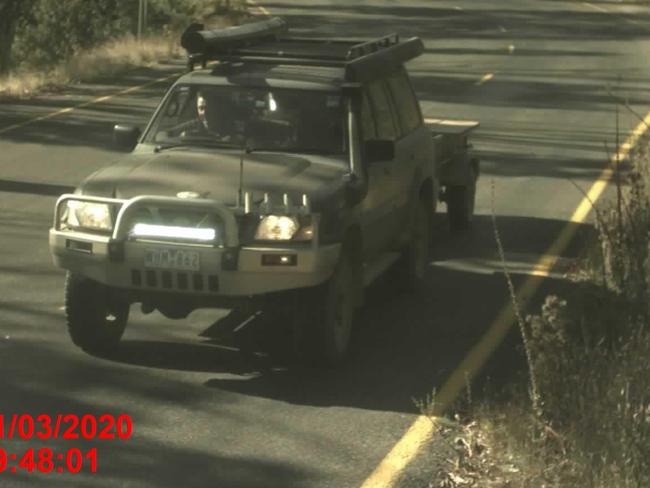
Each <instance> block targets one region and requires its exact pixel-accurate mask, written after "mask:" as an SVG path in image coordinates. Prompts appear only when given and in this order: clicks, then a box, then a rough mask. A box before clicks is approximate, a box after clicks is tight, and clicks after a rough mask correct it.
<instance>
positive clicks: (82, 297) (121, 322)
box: [65, 272, 129, 354]
mask: <svg viewBox="0 0 650 488" xmlns="http://www.w3.org/2000/svg"><path fill="white" fill-rule="evenodd" d="M65 315H66V321H67V325H68V332H69V334H70V338H71V339H72V342H73V343H74V344H75V345H77V346H79V347H80V348H81V349H83V350H84V351H86V352H89V353H95V354H106V353H109V352H112V351H114V350H115V349H117V347H118V345H119V342H120V339H121V338H122V334H123V333H124V329H125V327H126V323H127V321H128V318H129V304H128V303H127V302H124V301H122V300H119V299H118V298H117V297H115V296H114V294H113V293H111V289H110V287H108V286H106V285H103V284H101V283H98V282H96V281H93V280H91V279H89V278H86V277H83V276H80V275H78V274H75V273H71V272H68V274H67V275H66V281H65Z"/></svg>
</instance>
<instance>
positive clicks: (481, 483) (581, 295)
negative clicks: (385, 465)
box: [420, 138, 650, 488]
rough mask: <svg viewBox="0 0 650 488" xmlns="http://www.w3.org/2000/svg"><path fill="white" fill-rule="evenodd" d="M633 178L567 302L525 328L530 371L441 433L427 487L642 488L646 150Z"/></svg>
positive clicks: (649, 222) (647, 444) (644, 146)
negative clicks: (443, 449)
mask: <svg viewBox="0 0 650 488" xmlns="http://www.w3.org/2000/svg"><path fill="white" fill-rule="evenodd" d="M630 166H631V167H630V168H629V169H627V170H626V171H625V172H624V173H622V174H621V175H620V179H621V182H620V184H619V185H618V195H620V199H619V198H615V199H614V201H613V202H606V203H603V204H598V205H597V206H596V208H595V211H596V214H597V225H596V228H597V238H596V239H594V242H593V243H592V244H591V246H589V247H588V251H587V252H586V253H585V258H584V260H583V262H582V263H581V265H580V266H579V271H576V272H574V273H573V274H572V275H571V276H569V277H568V278H569V279H571V280H572V281H573V283H572V292H570V295H568V296H564V297H558V296H550V297H547V298H546V301H545V303H544V306H543V307H542V310H541V312H540V313H539V314H538V315H536V316H532V317H528V318H527V319H525V322H524V323H523V324H522V325H523V327H522V330H523V331H524V333H525V335H526V337H525V339H526V340H525V341H524V343H526V344H527V347H528V354H529V357H530V361H529V362H530V369H531V371H528V372H527V373H526V374H525V375H522V378H521V381H520V382H519V384H518V385H515V386H513V387H511V389H510V390H509V391H507V392H498V393H495V392H488V393H487V395H486V397H487V399H485V400H483V401H482V402H479V403H476V404H473V405H472V404H469V405H468V404H467V403H468V402H467V400H464V401H461V403H462V406H460V407H459V411H462V412H463V414H462V415H461V416H457V417H456V421H455V422H453V423H451V424H450V423H449V422H448V421H443V422H442V423H439V424H437V425H438V429H439V434H440V435H441V436H443V437H444V438H447V439H449V443H450V445H451V446H452V449H450V455H449V457H448V460H449V465H448V466H446V467H445V469H444V470H443V471H442V472H439V473H437V474H436V481H435V482H433V483H432V484H431V485H430V486H432V487H433V486H435V487H445V488H452V487H511V488H515V487H531V488H532V487H535V488H539V487H563V488H565V487H594V488H642V487H648V486H650V367H649V365H648V361H649V360H650V255H649V246H650V139H648V138H646V139H645V140H642V141H640V143H639V144H638V149H637V150H636V151H635V153H634V154H633V155H632V156H631V158H630ZM617 179H618V178H614V180H615V181H616V180H617ZM614 184H616V183H614ZM531 378H534V379H535V384H534V387H533V383H532V382H531ZM434 400H435V399H434ZM469 403H471V402H469ZM420 407H421V409H422V410H423V411H425V412H426V410H427V409H426V408H425V407H426V406H422V405H420Z"/></svg>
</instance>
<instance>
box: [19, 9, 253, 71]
mask: <svg viewBox="0 0 650 488" xmlns="http://www.w3.org/2000/svg"><path fill="white" fill-rule="evenodd" d="M138 4H139V2H138V1H137V0H57V1H56V2H53V1H51V0H33V4H32V8H31V9H29V10H28V11H27V12H26V13H25V15H23V16H22V17H21V18H20V19H19V21H18V24H17V28H16V39H15V42H14V46H13V60H14V65H20V66H22V67H35V66H38V67H43V66H51V65H53V64H56V63H58V62H60V61H62V60H67V59H69V58H70V57H71V56H72V55H73V54H75V53H78V52H80V51H82V50H87V49H89V48H91V47H94V46H97V45H99V44H102V43H105V42H106V41H109V40H113V39H116V38H119V37H123V36H125V35H131V34H135V32H136V31H137V21H138V20H137V19H138ZM226 8H227V9H228V10H232V9H241V8H243V3H242V2H231V1H227V0H221V1H219V0H148V8H147V30H146V33H148V34H157V33H162V32H168V31H170V30H177V29H179V28H181V27H182V26H184V25H186V24H187V23H189V21H190V20H191V19H194V18H197V17H204V16H206V15H209V14H210V13H214V12H223V11H224V10H225V9H226Z"/></svg>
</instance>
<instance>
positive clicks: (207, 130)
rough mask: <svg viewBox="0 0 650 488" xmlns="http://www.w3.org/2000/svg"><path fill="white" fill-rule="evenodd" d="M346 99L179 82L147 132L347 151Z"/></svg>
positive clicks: (158, 137)
mask: <svg viewBox="0 0 650 488" xmlns="http://www.w3.org/2000/svg"><path fill="white" fill-rule="evenodd" d="M345 127H346V124H345V110H344V104H343V100H342V98H341V96H340V95H338V94H335V93H323V92H316V91H307V90H291V89H271V88H268V87H264V88H250V87H242V86H197V85H180V86H177V87H176V88H174V91H173V92H172V93H170V95H169V97H168V98H167V99H166V101H165V103H164V105H163V107H162V108H161V110H160V111H159V112H158V114H157V115H156V118H155V119H154V121H153V122H152V125H151V127H150V129H149V131H148V133H147V135H146V137H145V141H146V142H150V143H154V144H157V145H159V146H160V147H161V148H163V149H164V148H165V147H171V146H178V145H182V146H185V145H187V146H195V145H199V146H201V145H203V146H223V147H230V146H232V147H242V146H243V145H244V144H246V147H247V148H248V149H251V150H267V151H283V152H304V153H317V154H343V153H345V152H346V148H347V141H346V137H347V133H346V130H345Z"/></svg>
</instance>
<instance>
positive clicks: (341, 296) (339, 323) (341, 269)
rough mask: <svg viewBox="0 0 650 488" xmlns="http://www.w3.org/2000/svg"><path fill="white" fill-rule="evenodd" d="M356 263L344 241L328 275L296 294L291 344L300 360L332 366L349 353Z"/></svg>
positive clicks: (357, 293) (354, 313)
mask: <svg viewBox="0 0 650 488" xmlns="http://www.w3.org/2000/svg"><path fill="white" fill-rule="evenodd" d="M357 264H358V263H355V257H354V254H353V253H351V252H350V249H349V246H346V245H344V246H343V249H342V252H341V257H340V259H339V262H338V264H337V265H336V269H335V270H334V273H333V274H332V276H331V277H330V279H329V280H328V281H327V282H325V283H324V284H322V285H320V286H318V287H316V288H313V289H309V290H304V291H303V292H301V296H299V297H298V300H297V303H296V306H297V308H298V313H297V314H296V324H295V329H294V345H295V350H296V353H297V355H298V356H299V358H300V359H301V360H302V361H303V362H306V363H309V364H314V365H317V366H326V367H334V366H337V365H339V364H341V363H342V362H344V361H345V360H346V359H347V357H348V356H349V353H350V349H351V347H350V346H351V342H352V334H353V330H354V325H355V321H356V317H357V315H358V311H359V305H360V299H359V296H360V294H361V290H359V289H358V287H359V286H362V284H361V283H362V280H361V277H360V276H359V275H358V273H359V272H360V271H359V270H360V266H357Z"/></svg>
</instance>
